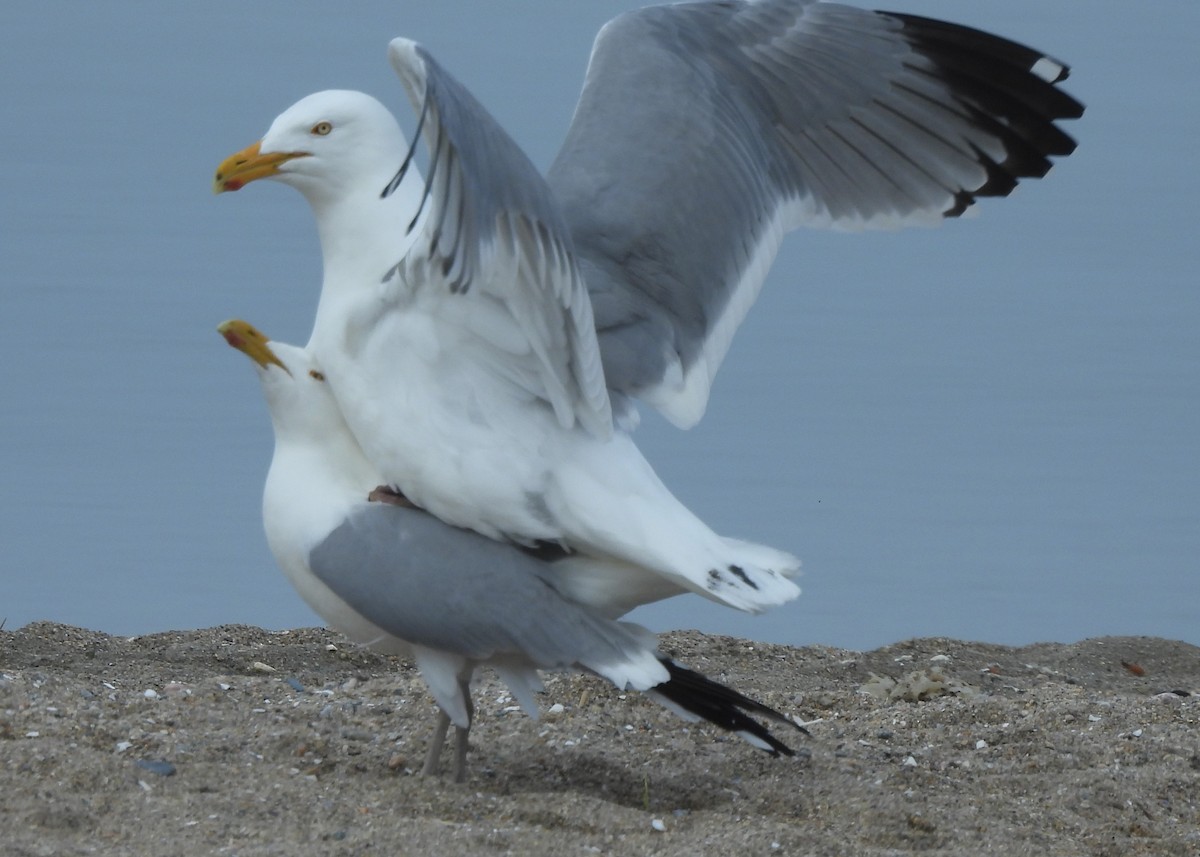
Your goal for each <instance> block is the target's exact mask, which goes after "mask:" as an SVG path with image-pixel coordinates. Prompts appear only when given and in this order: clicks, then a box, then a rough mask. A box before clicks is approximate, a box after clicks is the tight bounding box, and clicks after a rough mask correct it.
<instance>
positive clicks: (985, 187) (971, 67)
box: [881, 12, 1084, 217]
mask: <svg viewBox="0 0 1200 857" xmlns="http://www.w3.org/2000/svg"><path fill="white" fill-rule="evenodd" d="M881 14H883V15H887V16H888V17H890V18H894V19H896V20H898V21H899V22H900V23H901V24H902V29H901V34H902V35H903V37H904V38H905V40H907V41H908V43H909V44H910V45H911V46H912V48H913V50H914V51H915V52H916V53H917V54H918V55H919V56H921V57H923V58H924V59H925V60H927V61H928V63H929V66H930V67H928V68H918V67H914V68H913V69H912V70H913V71H916V72H919V73H924V74H929V75H931V76H932V77H935V78H937V79H938V80H940V81H942V82H943V83H944V84H945V85H946V86H948V87H949V88H950V89H951V90H952V91H953V93H954V97H955V99H956V100H957V101H958V102H959V105H960V108H961V109H962V110H963V111H964V112H965V114H966V115H967V116H969V117H970V121H971V122H972V123H973V124H975V125H976V126H977V127H979V128H983V129H986V130H987V131H988V132H989V133H991V134H993V135H994V136H995V137H996V138H997V139H998V140H999V141H1000V142H1001V144H1002V145H1003V147H1004V150H1005V157H1003V158H1001V159H998V160H993V159H991V158H986V157H981V158H980V161H979V162H980V164H981V165H982V166H983V167H984V168H985V170H986V178H985V179H984V182H983V184H982V185H980V186H979V187H977V188H964V189H963V190H961V191H960V192H959V193H958V194H957V195H956V198H955V200H954V204H953V205H951V206H950V207H949V208H948V209H947V210H946V211H945V212H943V214H944V215H945V216H946V217H957V216H958V215H960V214H962V213H963V212H964V211H966V209H968V208H969V207H970V206H971V205H972V204H973V203H974V202H975V200H976V199H977V198H979V197H984V196H1007V195H1008V194H1010V193H1012V191H1013V189H1014V188H1015V187H1016V186H1017V183H1018V181H1019V180H1020V179H1026V178H1041V177H1042V176H1044V175H1045V174H1046V173H1047V172H1048V171H1049V170H1050V166H1051V161H1050V158H1051V157H1064V156H1066V155H1069V154H1071V152H1073V151H1075V140H1074V139H1073V138H1072V137H1071V136H1070V135H1069V134H1067V133H1066V132H1064V131H1063V130H1062V129H1061V128H1059V127H1058V124H1057V123H1058V122H1060V121H1062V120H1065V119H1078V118H1079V117H1080V116H1082V115H1083V111H1084V106H1083V104H1081V103H1080V102H1079V101H1077V100H1076V99H1075V98H1073V97H1072V96H1071V95H1070V94H1069V93H1067V92H1065V91H1064V90H1062V89H1060V88H1059V87H1058V86H1057V84H1059V83H1061V82H1062V81H1064V80H1066V79H1067V78H1068V77H1069V76H1070V71H1071V70H1070V68H1069V67H1068V66H1067V65H1066V63H1062V62H1059V61H1058V60H1056V59H1054V58H1053V57H1051V56H1049V55H1047V54H1045V53H1042V52H1041V51H1036V50H1034V49H1033V48H1030V47H1027V46H1026V45H1022V44H1019V43H1017V42H1013V41H1010V40H1008V39H1005V38H1003V37H1001V36H996V35H993V34H991V33H985V32H983V31H982V30H976V29H973V28H971V27H964V26H961V25H959V24H951V23H948V22H946V21H937V20H934V19H931V18H923V17H920V16H918V15H908V14H905V13H902V12H882V13H881Z"/></svg>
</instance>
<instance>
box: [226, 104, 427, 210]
mask: <svg viewBox="0 0 1200 857" xmlns="http://www.w3.org/2000/svg"><path fill="white" fill-rule="evenodd" d="M408 151H409V146H408V141H407V140H406V139H405V137H404V133H403V132H402V131H401V130H400V126H399V124H398V123H397V122H396V118H395V117H394V116H393V115H392V114H391V113H390V112H389V111H388V109H387V108H386V107H384V106H383V105H382V104H380V103H379V102H378V101H377V100H376V99H374V98H372V97H371V96H369V95H366V94H365V93H362V92H354V91H352V90H343V89H330V90H326V91H324V92H317V93H314V94H312V95H309V96H306V97H304V98H302V99H300V100H299V101H297V102H296V103H295V104H293V105H292V106H291V107H289V108H288V109H287V110H285V111H283V113H281V114H280V115H279V116H278V117H277V118H276V119H275V121H274V122H272V123H271V127H270V129H269V130H268V131H267V133H266V135H265V136H264V137H263V138H262V140H260V141H259V142H257V143H255V144H253V145H251V146H248V147H247V148H245V149H243V150H242V151H240V152H235V153H234V154H232V155H230V156H229V157H228V158H226V159H225V160H224V161H222V162H221V165H220V166H219V167H217V174H216V177H215V179H214V182H213V191H214V192H215V193H222V192H223V191H230V190H239V189H240V188H242V187H244V186H245V185H247V184H249V183H250V182H252V181H256V180H257V179H261V178H271V179H276V180H277V181H281V182H284V183H285V184H289V185H291V186H292V187H294V188H296V189H297V190H299V191H300V192H301V193H303V194H304V195H305V197H307V198H308V201H309V203H310V204H312V206H313V207H314V208H320V207H322V206H325V205H328V204H330V203H333V204H336V203H337V202H338V201H340V200H342V199H344V198H346V197H347V196H360V195H362V194H370V195H374V196H375V197H376V198H378V197H379V195H380V193H381V192H382V190H383V188H384V187H385V186H386V185H387V183H388V182H389V181H390V180H391V179H392V177H393V176H395V175H396V172H397V171H398V170H399V169H400V165H401V164H403V163H404V160H405V157H406V155H408ZM414 172H415V170H414Z"/></svg>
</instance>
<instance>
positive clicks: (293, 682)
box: [284, 676, 304, 693]
mask: <svg viewBox="0 0 1200 857" xmlns="http://www.w3.org/2000/svg"><path fill="white" fill-rule="evenodd" d="M284 681H286V682H287V684H288V687H290V688H291V689H292V690H294V691H296V693H304V685H303V684H301V683H300V679H298V678H293V677H292V676H288V677H287V678H285V679H284Z"/></svg>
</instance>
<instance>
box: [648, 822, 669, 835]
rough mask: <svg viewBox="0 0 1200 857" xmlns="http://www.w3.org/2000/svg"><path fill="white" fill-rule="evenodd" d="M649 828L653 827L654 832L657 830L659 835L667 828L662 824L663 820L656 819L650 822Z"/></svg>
mask: <svg viewBox="0 0 1200 857" xmlns="http://www.w3.org/2000/svg"><path fill="white" fill-rule="evenodd" d="M650 826H651V827H653V828H654V829H655V830H657V831H658V832H659V833H665V832H666V830H667V826H666V825H665V824H663V820H662V819H661V818H656V819H654V820H652V821H651V822H650Z"/></svg>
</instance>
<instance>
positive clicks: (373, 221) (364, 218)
mask: <svg viewBox="0 0 1200 857" xmlns="http://www.w3.org/2000/svg"><path fill="white" fill-rule="evenodd" d="M390 179H391V176H390V175H388V176H384V177H377V178H376V180H375V181H369V182H364V183H362V184H360V185H359V186H358V187H357V188H355V189H354V190H352V191H349V192H345V193H342V194H339V195H338V196H337V197H336V198H330V197H316V195H315V194H314V195H311V196H309V204H310V205H311V206H312V209H313V214H314V215H315V217H316V221H317V234H318V236H319V238H320V241H321V257H322V260H323V263H324V281H323V283H322V286H321V298H320V302H319V303H318V306H317V317H316V323H315V324H314V327H313V340H314V341H315V340H316V339H317V338H318V336H319V334H318V332H319V331H321V333H320V336H322V337H324V336H326V335H332V336H341V335H343V334H344V331H341V330H336V331H335V330H333V329H331V328H335V327H336V328H341V327H344V325H345V322H346V319H345V308H346V307H347V301H349V302H350V304H351V305H358V306H361V303H360V302H361V301H363V300H368V301H370V300H373V299H376V298H378V297H379V296H380V295H381V293H382V292H383V290H384V279H385V277H386V276H387V274H388V272H389V271H391V270H392V268H393V267H394V266H395V265H396V263H398V262H399V261H400V260H401V259H402V258H403V257H404V254H405V253H406V252H408V248H409V247H410V246H411V245H412V243H413V241H414V240H415V239H416V234H417V230H412V231H411V232H410V231H409V225H410V224H411V222H412V219H413V216H414V214H415V213H416V211H417V208H418V206H419V205H420V200H421V196H422V195H423V193H424V189H425V184H424V179H423V178H422V177H421V175H420V173H419V172H418V171H417V170H416V169H415V168H412V169H410V170H409V172H408V174H407V175H406V176H405V178H404V181H403V182H402V183H401V185H400V187H399V188H397V189H396V191H395V192H394V193H392V194H391V195H390V196H388V197H387V198H386V199H385V198H381V196H380V193H381V191H382V190H383V188H384V186H385V185H386V184H387V182H388V181H389V180H390ZM306 195H307V194H306Z"/></svg>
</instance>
